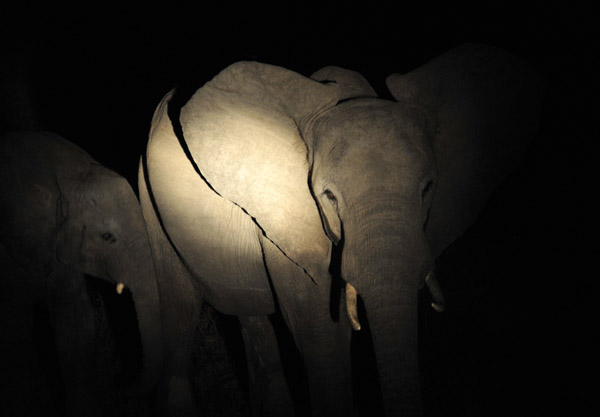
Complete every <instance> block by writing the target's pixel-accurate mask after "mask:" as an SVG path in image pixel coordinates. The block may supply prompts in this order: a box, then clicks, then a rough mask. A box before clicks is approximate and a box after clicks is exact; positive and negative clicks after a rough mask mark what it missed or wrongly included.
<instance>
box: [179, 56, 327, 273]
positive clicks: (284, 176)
mask: <svg viewBox="0 0 600 417" xmlns="http://www.w3.org/2000/svg"><path fill="white" fill-rule="evenodd" d="M337 101H338V91H337V89H335V88H333V87H331V86H328V85H325V84H321V83H318V82H316V81H313V80H311V79H309V78H307V77H304V76H301V75H300V74H297V73H294V72H292V71H289V70H286V69H284V68H281V67H276V66H271V65H266V64H261V63H257V62H239V63H236V64H233V65H231V66H229V67H228V68H226V69H225V70H223V71H222V72H221V73H219V74H218V75H217V76H216V77H215V78H214V79H213V80H211V81H210V82H208V83H206V84H205V85H204V86H203V87H202V88H200V89H199V90H197V91H196V92H195V93H194V95H193V96H192V97H191V98H190V100H189V101H188V102H187V103H186V105H185V106H184V107H183V108H182V109H181V114H180V122H181V127H182V131H183V136H184V139H185V144H186V145H187V147H188V148H189V154H190V155H191V158H193V162H194V163H195V164H196V165H197V168H198V171H199V173H200V174H201V175H202V177H203V178H204V180H205V181H206V182H207V183H208V184H209V186H210V187H212V189H213V190H214V191H215V192H216V193H218V194H219V195H221V196H222V197H224V198H226V199H229V200H230V201H232V202H233V203H234V204H237V205H238V206H240V207H241V208H242V209H243V210H245V211H246V212H247V213H248V214H249V215H250V216H251V217H252V218H253V219H254V221H255V222H256V224H257V225H258V226H259V227H260V228H261V230H262V231H263V233H264V235H265V236H266V237H267V238H268V239H269V240H271V241H272V242H273V243H274V244H275V245H276V246H277V247H278V248H279V249H280V250H281V251H282V252H283V253H284V254H285V255H286V256H287V257H288V258H289V259H291V260H292V261H294V262H295V263H296V264H297V265H299V266H300V267H302V268H303V269H304V270H305V271H306V272H307V273H308V274H309V275H310V276H311V277H312V278H313V279H314V280H316V281H319V280H321V279H322V278H323V277H328V271H327V269H328V266H329V256H330V249H331V244H330V242H329V240H328V238H327V236H326V235H325V233H324V231H323V227H322V223H321V219H320V217H319V212H318V209H317V206H316V203H315V201H314V199H313V197H312V194H311V192H310V189H309V185H308V173H309V164H308V160H307V156H308V152H309V149H308V148H307V144H306V143H305V142H304V141H303V139H302V137H301V135H300V132H299V128H298V126H299V125H300V124H301V123H302V120H304V119H308V118H310V117H311V116H313V115H314V114H316V113H319V112H320V111H323V110H325V109H327V108H330V107H333V106H335V104H336V103H337Z"/></svg>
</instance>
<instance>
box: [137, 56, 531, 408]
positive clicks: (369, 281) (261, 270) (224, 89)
mask: <svg viewBox="0 0 600 417" xmlns="http://www.w3.org/2000/svg"><path fill="white" fill-rule="evenodd" d="M387 86H388V88H389V90H390V92H391V93H392V95H393V96H394V98H395V99H396V101H389V100H384V99H380V98H378V97H377V95H376V93H375V92H374V90H373V89H372V87H371V86H370V85H369V83H368V82H367V81H366V80H365V79H364V78H363V77H362V76H361V75H360V74H358V73H356V72H353V71H349V70H345V69H341V68H338V67H326V68H323V69H321V70H319V71H317V72H316V73H315V74H313V75H312V76H311V77H310V78H306V77H304V76H302V75H299V74H297V73H295V72H292V71H289V70H286V69H284V68H281V67H277V66H271V65H267V64H262V63H257V62H239V63H236V64H233V65H231V66H229V67H228V68H226V69H225V70H223V71H222V72H221V73H219V74H218V75H217V76H216V77H215V78H214V79H212V80H211V81H209V82H207V83H206V84H205V85H204V86H203V87H202V88H200V89H198V90H197V91H196V92H195V93H194V94H193V95H192V96H191V98H189V97H181V95H180V94H178V93H177V92H175V93H173V92H172V93H169V94H168V95H167V96H166V97H165V98H164V99H163V100H162V102H161V103H160V104H159V106H158V108H157V110H156V112H155V115H154V118H153V122H152V129H151V132H150V140H149V143H148V147H147V152H146V157H145V165H144V166H142V168H141V169H140V184H141V188H140V199H141V202H142V207H143V211H144V216H145V217H146V219H147V223H148V224H149V226H150V229H151V235H152V236H154V237H153V238H152V239H153V242H154V243H155V245H154V246H155V247H157V248H159V249H158V250H157V255H156V256H158V257H162V258H163V259H166V260H168V262H167V264H169V265H174V264H177V265H178V266H177V269H178V271H179V272H180V273H179V274H178V275H177V278H173V276H172V275H171V278H169V277H168V276H165V275H163V274H162V273H161V272H160V271H159V280H161V282H162V283H160V284H159V286H160V290H161V301H162V302H163V326H164V327H165V329H166V328H167V327H170V330H169V331H168V332H167V331H166V330H165V331H166V334H165V335H166V344H167V359H166V362H167V364H168V365H167V367H166V368H165V369H166V378H165V384H164V386H165V387H166V392H167V394H166V395H167V396H168V398H169V399H173V400H172V401H169V407H170V408H171V409H172V410H178V411H181V410H182V409H183V408H186V407H187V406H186V404H185V401H186V400H185V399H186V398H189V394H185V393H186V392H187V391H188V390H189V389H188V388H187V382H186V381H185V370H186V368H187V362H186V361H187V360H188V357H189V347H188V346H189V339H190V332H189V329H190V326H193V321H191V322H190V321H189V320H190V318H192V317H193V313H191V311H193V308H194V304H195V303H197V301H195V299H196V298H197V297H198V296H203V297H205V299H206V300H207V301H208V302H209V303H210V304H211V305H213V306H214V307H215V308H217V309H218V310H220V311H222V312H224V313H227V314H235V315H238V316H240V321H241V324H242V333H243V336H244V341H245V344H246V353H247V357H248V359H249V370H250V377H251V382H252V383H253V384H252V386H253V394H254V395H253V398H254V406H255V410H257V413H261V412H262V413H264V414H283V413H284V412H286V407H289V398H288V396H289V393H288V392H287V388H286V386H285V383H284V377H283V372H282V370H281V366H280V363H279V357H278V351H277V345H276V340H275V337H274V335H273V330H272V327H271V326H270V323H269V321H268V320H267V319H266V316H267V315H268V314H271V313H273V312H274V311H275V310H276V308H279V309H280V310H281V313H282V315H283V317H284V319H285V321H286V323H287V325H288V327H289V329H290V330H291V333H292V335H293V337H294V340H295V342H296V345H297V346H298V349H299V351H300V353H301V354H302V357H303V360H304V366H305V369H306V373H307V376H308V381H309V388H310V389H309V392H310V400H311V406H312V410H313V414H314V415H347V414H348V412H352V401H351V395H352V383H351V371H350V333H351V332H350V326H352V327H353V328H354V329H359V328H360V323H359V322H358V320H357V314H356V298H357V295H358V296H360V297H361V298H362V301H363V303H364V306H365V309H366V313H367V317H368V321H369V324H370V328H371V332H372V337H373V345H374V351H375V356H376V362H377V367H378V373H379V378H380V385H381V390H382V395H383V402H384V408H385V412H386V415H390V416H392V415H393V416H395V415H403V416H404V415H417V414H419V413H421V411H422V406H421V401H420V387H419V369H418V347H417V301H418V296H417V294H418V291H419V289H420V288H422V287H423V286H424V284H425V283H426V282H427V283H428V284H430V285H429V286H430V289H431V290H432V294H433V305H434V307H435V308H436V309H442V308H443V298H442V296H441V293H440V291H439V286H438V285H437V283H436V281H435V278H434V275H433V273H434V272H433V271H434V269H435V259H436V257H437V256H438V255H439V254H440V253H441V252H442V251H443V250H444V248H445V247H446V246H448V245H449V244H450V243H451V242H452V241H453V240H455V239H456V238H457V237H459V236H460V235H461V234H462V233H463V231H464V230H465V229H466V228H467V227H469V225H471V224H472V223H473V222H474V221H475V219H476V217H477V215H478V213H479V211H480V210H481V208H482V206H483V205H484V203H485V201H486V199H487V198H488V197H489V196H490V194H491V192H492V190H493V189H494V187H495V186H496V185H497V184H499V183H500V182H501V181H502V180H503V178H504V177H505V176H506V175H507V173H509V172H510V171H511V170H512V169H513V168H514V166H515V164H516V163H517V161H518V160H519V159H520V158H521V157H522V155H523V153H524V150H525V149H526V147H527V145H528V141H529V139H530V138H531V136H532V135H533V134H534V131H535V127H536V123H537V122H536V118H537V113H538V104H539V103H538V101H539V85H538V83H537V80H536V77H535V75H534V74H533V72H532V71H531V70H530V68H529V67H527V66H526V65H525V64H524V63H523V62H521V61H520V60H519V59H517V58H516V57H513V56H511V55H509V54H508V53H506V52H504V51H502V50H499V49H496V48H493V47H487V46H482V45H474V44H468V45H463V46H460V47H457V48H455V49H453V50H451V51H449V52H447V53H445V54H443V55H442V56H440V57H438V58H437V59H434V60H433V61H431V62H429V63H427V64H426V65H424V66H422V67H420V68H418V69H416V70H414V71H412V72H410V73H408V74H404V75H400V74H393V75H391V76H390V77H388V79H387ZM332 244H333V245H337V246H338V248H341V276H342V278H343V280H344V281H345V282H346V285H345V288H346V290H345V300H346V303H345V304H346V305H347V311H348V315H347V317H348V319H346V318H345V317H346V315H342V316H341V319H340V320H338V321H334V320H333V319H332V316H335V314H332V313H335V310H336V308H335V306H331V303H332V300H335V297H333V296H332V294H331V288H332V285H331V276H330V274H329V267H330V262H331V257H332ZM170 245H172V247H171V246H170ZM338 252H339V251H338ZM177 259H182V261H183V263H182V264H178V263H177V262H178V261H177ZM159 264H160V262H159ZM165 272H167V271H165ZM168 279H170V280H171V281H170V283H165V282H164V281H163V280H168ZM163 289H164V292H165V296H164V297H163V295H162V292H163ZM342 304H343V303H342ZM168 306H171V307H168Z"/></svg>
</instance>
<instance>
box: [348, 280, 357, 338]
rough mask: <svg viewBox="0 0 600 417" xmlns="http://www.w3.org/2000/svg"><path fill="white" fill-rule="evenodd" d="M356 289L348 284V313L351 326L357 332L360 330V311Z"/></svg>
mask: <svg viewBox="0 0 600 417" xmlns="http://www.w3.org/2000/svg"><path fill="white" fill-rule="evenodd" d="M356 295H357V294H356V288H354V287H353V286H352V285H350V284H349V283H346V312H347V313H348V319H349V320H350V325H351V326H352V328H353V329H354V330H356V331H358V330H360V322H359V321H358V311H357V309H356Z"/></svg>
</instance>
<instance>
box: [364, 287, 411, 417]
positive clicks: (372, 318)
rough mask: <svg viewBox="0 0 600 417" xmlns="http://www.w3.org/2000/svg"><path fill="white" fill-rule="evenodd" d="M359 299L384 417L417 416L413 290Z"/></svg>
mask: <svg viewBox="0 0 600 417" xmlns="http://www.w3.org/2000/svg"><path fill="white" fill-rule="evenodd" d="M362 298H363V302H364V305H365V309H366V311H367V317H368V319H369V325H370V328H371V334H372V337H373V347H374V351H375V357H376V361H377V369H378V371H379V379H380V385H381V390H382V397H383V404H384V407H385V412H386V415H388V416H396V415H401V416H418V415H421V414H422V404H421V388H420V382H419V367H418V340H417V336H418V333H417V324H418V315H417V310H418V308H417V307H418V305H417V299H418V297H417V290H416V289H408V288H407V289H398V290H397V291H379V290H376V291H368V292H366V293H365V294H364V296H363V297H362Z"/></svg>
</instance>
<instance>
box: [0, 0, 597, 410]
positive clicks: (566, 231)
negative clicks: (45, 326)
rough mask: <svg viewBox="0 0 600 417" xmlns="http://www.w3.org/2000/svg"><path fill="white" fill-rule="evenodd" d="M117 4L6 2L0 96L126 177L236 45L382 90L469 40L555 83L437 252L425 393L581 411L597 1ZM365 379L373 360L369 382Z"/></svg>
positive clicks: (426, 330)
mask: <svg viewBox="0 0 600 417" xmlns="http://www.w3.org/2000/svg"><path fill="white" fill-rule="evenodd" d="M124 3H125V2H123V3H122V4H118V3H117V4H110V3H107V2H92V3H85V4H84V3H80V4H77V5H76V6H69V7H67V6H58V5H56V4H54V2H46V3H45V5H43V6H39V5H37V4H35V3H31V2H21V3H20V5H19V7H16V8H12V7H8V8H7V9H6V10H4V9H3V10H2V11H1V12H0V13H1V15H0V25H1V29H0V30H1V31H2V32H1V38H2V39H1V42H2V44H1V46H2V49H1V51H0V54H1V55H0V57H1V59H2V63H1V65H0V67H1V71H2V72H1V73H0V76H1V77H2V86H3V87H2V88H4V89H5V91H3V90H0V93H2V94H3V95H4V97H0V99H1V100H2V105H3V106H5V105H6V102H7V101H8V99H7V97H9V96H10V94H13V91H12V90H11V88H12V87H11V86H16V85H18V83H19V82H21V81H20V80H25V82H24V83H23V85H25V86H27V88H29V91H30V93H31V97H32V106H33V109H34V112H33V114H34V116H35V123H36V125H37V126H39V127H42V128H44V129H46V130H51V131H54V132H56V133H58V134H60V135H62V136H64V137H65V138H67V139H69V140H71V141H73V142H75V143H77V144H79V145H80V146H81V147H83V148H84V149H85V150H87V151H88V152H89V153H90V154H91V155H92V156H94V157H95V158H96V159H97V160H98V161H99V162H101V163H103V164H104V165H106V166H108V167H110V168H112V169H114V170H116V171H117V172H119V173H121V174H122V175H124V176H125V177H127V178H128V179H129V180H130V182H131V184H132V186H133V187H134V189H135V188H136V185H137V163H138V159H139V156H140V154H141V153H142V152H143V151H144V148H145V143H146V140H147V134H148V130H149V127H150V120H151V117H152V113H153V111H154V108H155V106H156V104H157V103H158V102H159V101H160V99H161V98H162V96H163V95H164V94H165V93H167V92H168V91H169V90H170V89H171V88H173V87H175V86H177V85H181V84H192V85H194V84H197V85H198V86H201V85H202V84H203V83H204V82H205V81H207V80H209V79H210V78H211V77H212V76H214V75H215V74H216V73H217V72H218V71H220V70H221V69H223V68H224V67H225V66H227V65H228V64H230V63H233V62H235V61H238V60H258V61H262V62H266V63H270V64H277V65H281V66H284V67H287V68H289V69H292V70H295V71H297V72H300V73H302V74H304V75H310V74H311V73H312V72H313V71H315V70H317V69H319V68H321V67H322V66H325V65H330V64H333V65H338V66H342V67H346V68H350V69H353V70H357V71H359V72H361V73H362V74H363V75H365V76H366V78H367V79H368V80H369V81H370V82H371V83H372V85H373V87H374V88H375V89H376V90H377V91H378V93H379V94H380V95H381V96H383V97H389V95H388V93H387V91H385V85H384V80H385V77H386V76H387V75H389V74H390V73H392V72H405V71H409V70H411V69H414V68H415V67H418V66H419V65H421V64H423V63H425V62H427V61H428V60H430V59H432V58H434V57H436V56H437V55H439V54H441V53H443V52H444V51H446V50H448V49H450V48H451V47H453V46H456V45H458V44H461V43H463V42H471V41H475V42H482V43H487V44H491V45H496V46H500V47H504V48H506V49H508V50H509V51H511V52H512V53H513V54H515V55H517V56H520V57H521V58H522V59H523V60H525V61H526V62H528V63H529V64H530V65H531V66H533V67H534V68H535V69H536V70H537V72H538V73H539V74H540V77H542V79H543V80H544V83H545V88H546V90H545V96H544V102H543V109H542V122H541V126H540V131H539V135H538V136H537V137H536V138H535V139H534V141H533V143H532V146H531V149H530V151H529V152H528V154H527V156H526V158H525V159H524V160H523V162H522V164H521V165H520V167H519V169H518V170H517V171H516V172H515V173H514V174H513V175H511V176H510V177H509V178H508V179H507V181H506V182H505V183H504V184H503V185H502V186H501V187H500V188H499V189H498V190H497V192H496V193H495V194H494V197H493V198H492V200H491V201H490V203H489V204H488V205H487V207H486V209H485V210H484V212H483V213H482V215H481V217H480V219H479V221H478V222H477V223H476V224H475V225H474V226H473V227H472V228H471V229H470V230H469V231H468V232H467V233H466V234H465V236H464V237H463V238H461V239H460V240H458V241H457V242H456V243H455V244H454V245H452V246H451V247H450V248H448V250H447V251H446V252H445V253H444V254H443V255H442V256H441V258H440V259H438V262H437V265H438V277H439V279H440V281H441V285H442V289H443V290H444V293H445V296H446V300H447V303H448V311H447V312H446V313H444V314H443V315H437V314H434V313H433V312H431V311H430V310H429V309H427V308H423V309H422V314H421V318H422V320H421V328H420V329H421V350H422V357H421V367H422V370H423V389H424V400H425V405H426V411H427V413H428V414H429V415H436V416H452V415H457V416H469V415H473V416H483V415H489V416H496V415H497V416H515V415H541V414H543V413H546V412H548V411H558V412H563V413H568V414H569V415H571V414H574V413H576V412H578V411H582V410H585V409H588V407H590V406H591V404H592V403H593V402H594V397H592V396H591V392H592V386H591V384H592V383H593V382H592V381H595V375H596V372H595V371H593V368H592V367H593V363H592V362H591V359H592V357H593V356H594V355H593V353H595V352H594V350H595V348H594V346H593V345H592V337H593V334H594V333H595V330H596V329H595V328H594V327H592V321H591V316H590V312H591V310H592V306H593V304H592V297H591V292H592V288H591V283H592V280H593V279H594V277H593V276H592V274H591V271H590V270H589V269H588V267H589V265H591V262H586V261H587V260H588V259H589V258H590V256H593V255H595V254H594V253H592V251H591V244H592V242H594V243H595V242H596V239H595V236H594V234H593V233H594V232H593V229H592V221H591V210H590V202H591V201H592V200H593V195H594V194H595V192H594V191H595V187H593V186H592V185H591V181H590V179H591V178H590V177H591V172H592V170H593V165H592V161H590V159H588V158H585V156H588V155H590V149H591V144H592V138H597V137H598V135H597V128H595V124H594V123H593V122H595V120H594V119H593V118H594V117H595V116H596V111H595V110H596V108H595V107H594V104H593V103H592V99H593V98H594V94H595V93H596V91H597V89H598V85H597V81H596V80H595V79H594V78H593V76H594V75H595V70H596V68H597V67H596V66H595V60H596V53H597V50H598V49H597V44H595V43H594V41H593V39H594V37H595V36H594V35H597V30H596V26H595V25H596V22H595V21H594V19H593V13H592V12H591V8H588V7H582V6H580V5H578V4H577V3H576V2H564V3H559V2H542V1H537V2H529V3H526V2H520V5H518V6H513V5H508V4H507V3H505V2H501V1H500V2H478V4H477V5H473V4H472V5H469V6H461V5H459V4H454V3H453V2H446V3H444V5H437V4H426V3H418V4H412V3H406V2H401V1H397V2H390V3H388V4H385V5H382V4H381V3H377V2H374V1H368V2H364V4H363V5H361V6H358V5H357V6H354V5H350V3H349V2H340V3H338V4H335V3H333V2H319V3H316V4H315V5H312V6H309V5H308V4H305V3H303V4H295V5H292V4H291V3H287V2H279V3H277V4H272V5H268V6H267V5H264V6H259V5H257V4H256V3H252V2H246V3H245V4H244V5H243V6H241V7H240V6H239V5H236V4H233V3H229V2H220V3H219V5H210V6H208V5H207V4H206V3H201V2H196V4H195V5H194V6H195V8H194V7H180V6H178V5H177V4H176V3H172V2H159V3H151V2H150V3H146V5H145V7H143V8H140V9H136V8H133V7H130V6H126V5H125V4H124ZM2 7H3V8H4V7H7V6H2ZM13 80H14V81H13ZM592 126H593V127H592ZM359 342H360V340H359ZM369 383H370V379H369V378H368V375H367V376H366V377H362V378H361V379H360V384H361V386H366V385H368V384H369Z"/></svg>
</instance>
